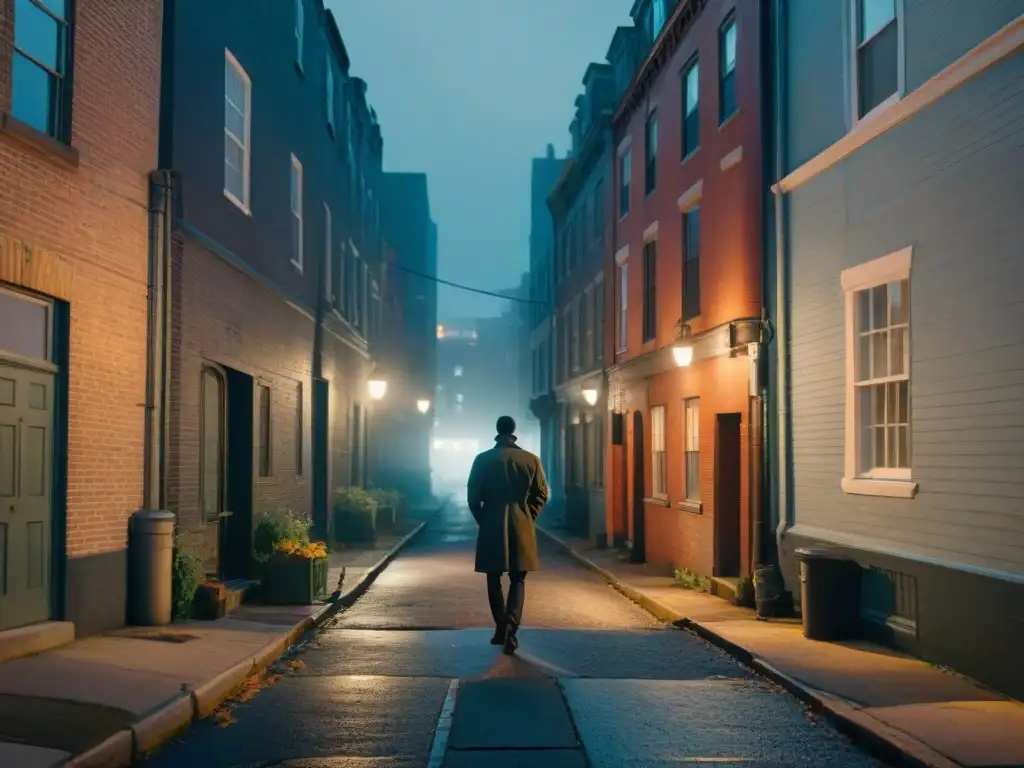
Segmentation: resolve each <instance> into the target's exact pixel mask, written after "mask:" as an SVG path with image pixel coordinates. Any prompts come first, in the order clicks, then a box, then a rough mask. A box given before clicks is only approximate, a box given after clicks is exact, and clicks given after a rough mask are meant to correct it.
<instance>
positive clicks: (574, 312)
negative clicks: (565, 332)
mask: <svg viewBox="0 0 1024 768" xmlns="http://www.w3.org/2000/svg"><path fill="white" fill-rule="evenodd" d="M570 312H571V314H570V317H569V322H570V324H571V328H570V332H571V334H572V336H571V340H570V344H571V348H572V372H573V373H578V372H579V370H580V368H582V366H583V356H582V355H581V354H580V353H581V351H582V350H581V343H580V297H579V296H577V297H576V298H575V299H574V300H573V302H572V307H571V310H570Z"/></svg>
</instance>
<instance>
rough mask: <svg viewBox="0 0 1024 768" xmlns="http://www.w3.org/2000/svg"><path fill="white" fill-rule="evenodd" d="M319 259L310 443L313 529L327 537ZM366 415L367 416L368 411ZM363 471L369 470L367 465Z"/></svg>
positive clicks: (320, 266)
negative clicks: (322, 419) (322, 418)
mask: <svg viewBox="0 0 1024 768" xmlns="http://www.w3.org/2000/svg"><path fill="white" fill-rule="evenodd" d="M319 261H320V262H321V263H319V264H318V266H317V269H316V273H317V275H316V277H317V279H316V281H315V282H314V283H313V285H314V286H315V287H316V303H315V305H314V307H315V309H314V318H313V360H312V377H311V378H312V382H311V383H312V391H311V392H310V398H309V399H310V402H311V407H310V417H311V418H310V423H311V424H312V430H311V435H310V437H311V439H310V446H311V449H312V450H311V453H312V455H311V456H310V461H311V463H312V470H313V471H312V474H313V489H312V491H313V493H312V496H313V498H312V504H313V514H312V518H313V526H312V528H313V531H312V532H313V535H314V536H316V537H317V538H321V539H324V540H327V538H328V534H329V532H330V517H329V513H328V510H327V445H326V434H325V433H326V430H325V429H322V424H321V413H322V412H323V411H324V410H325V409H326V408H327V403H326V398H327V396H328V391H327V386H326V383H325V382H324V381H323V372H324V371H323V326H324V314H325V313H326V311H327V307H326V301H325V298H326V297H325V296H324V290H323V289H324V286H322V285H321V282H320V281H321V280H322V278H323V275H322V272H323V269H324V265H323V263H322V262H323V260H322V259H320V260H319ZM367 410H369V409H367ZM324 416H326V414H324ZM364 418H368V414H367V415H365V416H364ZM324 424H326V422H324ZM366 432H367V435H368V433H369V430H366ZM366 455H367V458H369V451H367V452H366ZM363 472H364V473H365V472H366V468H365V467H364V468H363Z"/></svg>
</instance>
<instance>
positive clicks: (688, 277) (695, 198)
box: [605, 0, 763, 577]
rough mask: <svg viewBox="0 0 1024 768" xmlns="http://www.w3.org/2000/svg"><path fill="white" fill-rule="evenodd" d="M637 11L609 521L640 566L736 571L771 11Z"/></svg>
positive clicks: (749, 474)
mask: <svg viewBox="0 0 1024 768" xmlns="http://www.w3.org/2000/svg"><path fill="white" fill-rule="evenodd" d="M633 14H634V19H635V22H636V27H637V32H636V35H637V37H638V39H639V45H640V51H641V52H645V53H643V56H642V59H641V62H640V64H639V66H638V68H637V70H636V72H635V74H634V76H633V77H632V78H628V77H624V78H622V81H626V82H629V83H630V84H629V85H628V86H627V87H626V89H625V92H624V95H623V98H622V100H621V102H620V104H619V107H618V110H617V112H616V114H615V116H614V118H613V130H614V134H615V159H614V163H615V175H614V179H615V191H614V194H613V195H611V196H610V199H611V200H613V203H612V205H613V209H612V211H611V212H610V213H609V218H610V219H611V221H612V227H613V235H612V237H613V241H614V248H612V249H609V253H610V255H609V257H608V261H607V263H606V275H607V276H606V280H605V282H606V284H607V285H608V286H609V307H613V308H614V309H613V311H612V312H610V313H609V322H608V323H607V326H606V332H607V333H608V335H609V337H610V339H609V343H610V344H611V345H612V349H613V350H614V360H613V361H610V362H611V365H610V368H609V371H608V376H609V397H610V398H611V407H612V409H613V410H614V412H615V414H616V415H615V416H614V417H613V429H612V430H611V432H612V443H613V446H612V450H611V451H610V452H609V459H608V469H607V471H608V473H609V476H610V478H611V480H610V485H611V488H612V489H613V490H612V491H610V492H609V494H608V505H607V508H608V521H607V525H608V530H609V532H612V533H614V534H616V535H617V538H620V539H621V538H625V539H628V540H629V541H630V542H631V549H632V557H633V559H634V560H636V561H647V562H649V563H652V564H656V565H658V566H662V567H675V568H686V569H689V570H692V571H695V572H697V573H701V574H706V575H713V576H720V577H738V576H740V575H741V574H746V573H749V571H750V566H751V560H752V558H753V557H754V556H753V554H752V550H751V539H752V526H753V521H754V519H755V518H756V517H757V515H756V512H755V510H756V509H757V508H758V504H759V500H758V498H757V494H756V493H755V494H752V493H751V490H752V489H756V488H757V487H758V486H759V483H758V478H757V476H756V475H757V467H758V466H759V459H758V456H759V452H758V446H759V430H758V424H759V415H760V405H759V400H758V398H757V397H756V395H757V394H759V384H758V383H757V382H756V381H754V380H753V379H752V375H751V370H752V367H751V359H750V358H749V357H748V344H752V343H756V342H759V341H760V330H761V322H760V314H761V306H762V299H761V279H760V278H761V254H762V245H761V237H762V230H761V226H762V218H763V216H762V213H761V209H762V192H761V190H762V169H761V162H762V161H761V150H760V144H761V129H762V125H761V103H760V101H761V82H760V78H761V67H760V57H761V34H762V30H761V26H762V20H761V10H760V4H759V3H756V2H752V1H750V2H748V1H747V0H738V1H735V0H680V2H678V3H676V4H675V5H674V6H673V7H672V8H671V9H670V8H668V7H667V6H666V4H665V3H663V2H662V0H638V2H637V3H636V4H635V6H634V9H633ZM620 55H621V56H622V57H624V58H625V59H626V62H625V63H620V61H618V60H613V61H612V62H611V64H612V66H613V68H615V69H616V71H617V72H623V73H625V72H629V71H630V70H631V69H632V67H630V66H629V60H628V57H629V55H630V51H629V48H628V47H623V52H622V53H621V54H620ZM754 349H755V350H756V347H755V348H754Z"/></svg>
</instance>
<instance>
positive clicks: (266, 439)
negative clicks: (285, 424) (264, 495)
mask: <svg viewBox="0 0 1024 768" xmlns="http://www.w3.org/2000/svg"><path fill="white" fill-rule="evenodd" d="M259 392H260V431H259V441H260V446H259V448H260V477H270V473H271V472H272V471H273V466H272V462H271V457H272V455H273V448H272V446H271V444H270V387H265V386H263V385H262V384H261V385H260V387H259Z"/></svg>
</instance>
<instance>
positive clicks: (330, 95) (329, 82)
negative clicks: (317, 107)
mask: <svg viewBox="0 0 1024 768" xmlns="http://www.w3.org/2000/svg"><path fill="white" fill-rule="evenodd" d="M324 61H325V63H326V73H327V79H326V85H325V89H326V91H327V92H326V97H327V127H328V128H329V129H330V131H331V135H332V136H333V135H334V62H333V61H332V60H331V54H330V53H328V54H327V55H326V56H325V57H324Z"/></svg>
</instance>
